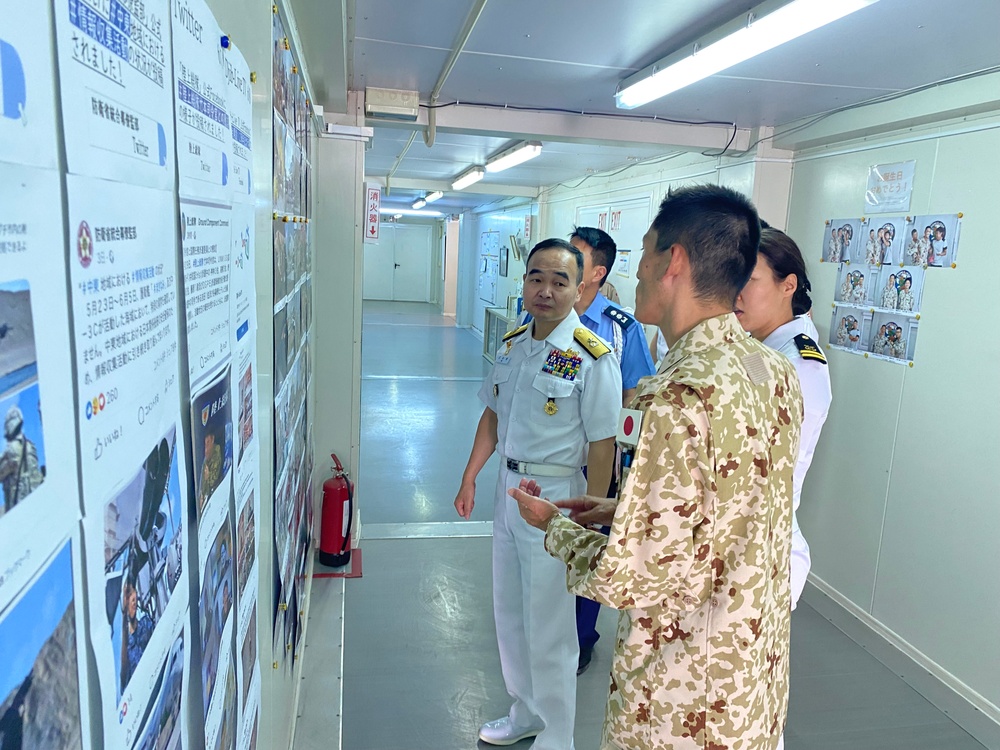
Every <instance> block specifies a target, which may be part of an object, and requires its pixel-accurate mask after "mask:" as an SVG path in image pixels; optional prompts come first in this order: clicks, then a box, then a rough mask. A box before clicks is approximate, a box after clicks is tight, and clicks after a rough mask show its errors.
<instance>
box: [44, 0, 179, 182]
mask: <svg viewBox="0 0 1000 750" xmlns="http://www.w3.org/2000/svg"><path fill="white" fill-rule="evenodd" d="M55 8H56V47H57V56H58V60H59V78H60V84H61V85H60V90H61V92H62V106H63V133H64V137H65V139H66V161H67V166H68V168H69V172H70V173H72V174H81V175H91V176H94V177H96V176H101V177H104V178H107V179H110V180H115V181H120V182H129V183H132V184H136V185H146V186H148V187H154V188H160V189H164V190H168V189H170V188H172V187H173V185H174V105H173V100H172V97H171V89H172V81H173V69H172V67H171V59H170V43H169V41H170V40H169V36H170V18H169V7H168V0H145V2H143V3H130V4H129V5H128V7H126V5H125V4H123V3H122V2H120V0H101V2H97V1H96V0H55Z"/></svg>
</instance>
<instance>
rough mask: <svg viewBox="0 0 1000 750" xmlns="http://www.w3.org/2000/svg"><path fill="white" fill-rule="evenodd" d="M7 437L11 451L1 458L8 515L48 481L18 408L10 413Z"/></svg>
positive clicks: (0, 477) (0, 475) (0, 472)
mask: <svg viewBox="0 0 1000 750" xmlns="http://www.w3.org/2000/svg"><path fill="white" fill-rule="evenodd" d="M3 434H4V437H6V438H7V447H6V449H5V450H4V452H3V455H2V456H0V482H2V483H3V513H8V512H10V510H11V509H12V508H13V507H14V506H15V505H17V504H18V503H19V502H21V501H22V500H24V498H26V497H27V496H28V495H30V494H31V493H32V492H34V491H35V489H37V488H38V487H39V486H41V484H42V482H43V481H44V480H45V477H44V475H43V474H42V470H41V468H40V467H39V465H38V451H37V449H36V448H35V444H34V443H33V442H31V441H30V440H28V438H27V436H25V434H24V415H23V414H22V413H21V410H20V409H19V408H17V407H16V406H12V407H10V409H9V410H8V411H7V416H6V418H5V419H4V423H3ZM0 515H3V514H2V513H0Z"/></svg>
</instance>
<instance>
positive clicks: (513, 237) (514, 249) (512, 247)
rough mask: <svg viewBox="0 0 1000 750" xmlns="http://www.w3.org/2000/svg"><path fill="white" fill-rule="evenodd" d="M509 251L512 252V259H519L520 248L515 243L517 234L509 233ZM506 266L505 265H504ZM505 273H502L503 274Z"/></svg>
mask: <svg viewBox="0 0 1000 750" xmlns="http://www.w3.org/2000/svg"><path fill="white" fill-rule="evenodd" d="M510 251H511V253H513V254H514V260H521V248H520V247H519V246H518V244H517V235H516V234H512V235H510ZM504 267H505V268H506V266H504ZM506 275H507V274H506V273H504V276H506Z"/></svg>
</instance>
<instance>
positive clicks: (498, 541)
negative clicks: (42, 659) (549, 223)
mask: <svg viewBox="0 0 1000 750" xmlns="http://www.w3.org/2000/svg"><path fill="white" fill-rule="evenodd" d="M526 267H527V272H526V273H525V275H524V303H525V307H526V308H527V310H528V312H529V313H531V317H532V320H531V322H530V323H528V324H526V325H523V326H521V327H520V328H517V329H515V330H513V331H511V332H510V333H508V334H507V335H506V336H505V337H504V343H503V345H502V346H501V347H500V350H499V351H498V352H497V354H496V360H495V363H494V365H493V370H492V371H491V372H490V374H489V375H488V376H487V377H486V379H485V380H484V381H483V386H482V388H481V389H480V391H479V398H480V400H481V401H482V402H483V403H484V404H485V408H484V409H483V415H482V417H481V418H480V420H479V427H478V428H477V430H476V438H475V441H474V443H473V446H472V453H471V455H470V456H469V462H468V465H467V466H466V468H465V472H464V474H463V475H462V484H461V487H460V488H459V491H458V496H457V497H456V498H455V509H456V510H457V511H458V513H459V515H460V516H462V517H463V518H466V519H468V518H469V515H470V514H471V513H472V508H473V505H474V504H475V494H476V484H475V480H476V476H477V475H478V474H479V471H480V470H481V469H482V468H483V466H484V465H485V463H486V461H487V459H489V457H490V456H491V455H492V454H493V451H494V450H496V451H498V452H499V453H500V476H499V479H498V481H497V484H496V495H495V510H494V517H493V612H494V617H495V619H496V629H497V642H498V645H499V647H500V666H501V668H502V670H503V678H504V683H505V685H506V687H507V692H508V693H509V694H510V697H511V698H512V699H513V704H512V705H511V708H510V712H509V713H508V714H507V716H504V717H502V718H499V719H497V720H495V721H489V722H487V723H486V724H484V725H483V726H482V728H481V729H480V732H479V737H480V739H481V740H483V741H484V742H486V743H489V744H493V745H510V744H513V743H515V742H517V741H518V740H520V739H523V738H525V737H532V736H534V737H535V742H534V745H533V748H534V750H572V748H573V724H574V719H575V715H576V670H577V660H578V658H579V647H578V645H577V636H576V621H575V602H574V597H573V595H572V594H570V593H569V592H568V591H567V589H566V570H565V566H564V565H563V564H562V563H561V562H560V561H558V560H556V559H555V558H553V557H551V556H550V555H549V554H548V553H547V552H546V551H545V546H544V545H543V544H542V539H543V537H544V534H543V532H541V531H539V530H538V529H535V528H533V527H531V526H529V525H528V524H527V523H526V522H525V521H524V520H523V519H522V518H521V514H520V512H519V511H518V506H517V502H516V501H514V500H513V499H512V498H510V497H509V496H508V495H507V490H508V489H510V488H512V487H518V486H519V484H520V482H521V480H522V479H526V478H528V479H534V480H535V481H536V482H538V483H539V484H540V485H541V487H542V492H543V493H544V494H545V495H547V496H548V497H578V496H579V495H582V494H589V495H597V496H600V497H603V496H604V494H605V492H606V490H607V488H608V485H609V483H610V481H611V472H612V462H613V460H614V454H615V434H616V432H617V428H618V415H619V410H620V409H621V403H622V401H621V399H622V378H621V370H620V368H619V366H618V360H617V359H616V357H615V356H614V354H613V353H611V350H610V348H609V347H608V345H607V344H606V343H605V342H604V341H602V340H601V339H600V338H598V337H597V336H596V335H595V334H593V333H592V332H590V331H589V330H587V328H585V327H584V326H583V324H582V323H581V322H580V318H579V316H578V315H577V313H576V312H575V311H574V309H573V306H574V305H575V304H576V302H577V301H578V300H579V299H580V294H581V292H582V290H583V283H582V280H583V256H582V255H581V254H580V251H579V250H577V249H576V248H575V247H573V246H572V245H570V244H569V243H568V242H565V241H564V240H560V239H549V240H543V241H542V242H540V243H538V244H537V245H535V247H534V248H532V250H531V253H530V254H529V255H528V258H527V262H526ZM583 466H586V467H587V476H586V478H584V475H583V471H582V469H581V467H583Z"/></svg>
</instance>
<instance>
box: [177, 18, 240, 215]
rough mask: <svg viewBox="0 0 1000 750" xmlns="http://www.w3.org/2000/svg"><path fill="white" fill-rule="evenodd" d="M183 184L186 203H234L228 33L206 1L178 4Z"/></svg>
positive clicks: (179, 144)
mask: <svg viewBox="0 0 1000 750" xmlns="http://www.w3.org/2000/svg"><path fill="white" fill-rule="evenodd" d="M173 10H174V13H173V34H172V35H171V39H172V41H173V61H174V111H175V113H176V118H177V182H178V188H179V191H180V194H181V195H182V196H184V197H186V198H211V199H215V200H224V199H228V198H229V196H230V193H231V192H232V188H231V187H230V185H229V178H230V161H231V154H230V145H231V143H232V130H231V127H230V122H229V109H228V106H227V103H226V93H227V91H228V85H227V81H226V70H225V59H226V53H225V52H224V50H223V49H222V47H221V39H222V32H221V30H220V29H219V26H218V24H217V23H216V21H215V16H214V15H212V11H210V10H209V9H208V5H206V3H205V0H184V1H183V2H174V3H173Z"/></svg>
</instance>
